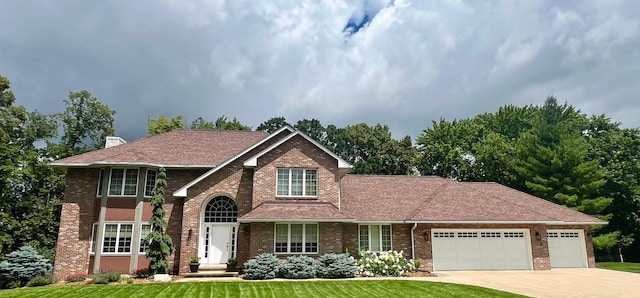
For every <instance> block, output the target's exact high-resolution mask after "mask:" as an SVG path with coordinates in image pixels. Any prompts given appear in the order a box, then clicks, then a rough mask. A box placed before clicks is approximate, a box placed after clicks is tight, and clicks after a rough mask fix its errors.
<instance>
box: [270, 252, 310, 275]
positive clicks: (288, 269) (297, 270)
mask: <svg viewBox="0 0 640 298" xmlns="http://www.w3.org/2000/svg"><path fill="white" fill-rule="evenodd" d="M278 276H279V277H283V278H289V279H307V278H314V277H315V276H316V268H315V266H313V258H310V257H308V256H291V257H288V258H287V260H286V261H285V262H284V263H281V264H280V265H278Z"/></svg>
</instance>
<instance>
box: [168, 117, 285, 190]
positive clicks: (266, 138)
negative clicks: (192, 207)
mask: <svg viewBox="0 0 640 298" xmlns="http://www.w3.org/2000/svg"><path fill="white" fill-rule="evenodd" d="M284 130H289V131H292V132H293V128H291V127H289V126H284V127H282V128H281V129H278V130H277V131H275V132H274V133H272V134H270V135H268V136H267V137H265V138H264V139H262V140H261V141H259V142H257V143H255V144H254V145H253V146H251V147H249V148H247V149H245V150H243V151H242V152H240V153H238V154H236V155H234V156H233V157H231V158H229V159H227V160H226V161H225V162H223V163H221V164H220V165H218V166H215V167H214V168H212V169H211V170H209V171H207V172H206V173H204V174H202V175H200V176H199V177H197V178H196V179H193V180H191V182H189V183H187V184H186V185H184V186H183V187H180V188H179V189H178V190H176V191H174V192H173V196H174V197H183V198H184V197H187V189H189V187H191V186H193V185H195V184H196V183H198V182H200V181H202V180H204V179H205V178H207V177H209V176H210V175H211V174H213V173H215V172H217V171H218V170H219V169H221V168H224V167H225V166H226V165H228V164H230V163H231V162H233V161H234V160H236V159H238V158H240V157H241V156H243V155H245V154H247V152H249V151H251V150H253V149H255V148H257V147H258V146H260V145H262V144H264V143H265V142H266V141H268V140H270V139H272V138H273V137H275V136H276V135H278V134H280V133H281V132H282V131H284Z"/></svg>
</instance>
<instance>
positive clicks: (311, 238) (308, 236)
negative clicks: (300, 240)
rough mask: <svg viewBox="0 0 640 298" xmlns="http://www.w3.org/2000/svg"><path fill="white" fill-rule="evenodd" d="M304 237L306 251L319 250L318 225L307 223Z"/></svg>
mask: <svg viewBox="0 0 640 298" xmlns="http://www.w3.org/2000/svg"><path fill="white" fill-rule="evenodd" d="M304 238H305V239H304V242H305V243H304V252H318V225H316V224H308V225H306V226H305V233H304Z"/></svg>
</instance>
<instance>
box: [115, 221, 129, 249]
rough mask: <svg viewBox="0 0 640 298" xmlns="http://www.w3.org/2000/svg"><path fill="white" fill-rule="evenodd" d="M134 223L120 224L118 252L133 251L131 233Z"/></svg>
mask: <svg viewBox="0 0 640 298" xmlns="http://www.w3.org/2000/svg"><path fill="white" fill-rule="evenodd" d="M132 233H133V225H124V224H123V225H120V236H119V237H118V252H131V234H132Z"/></svg>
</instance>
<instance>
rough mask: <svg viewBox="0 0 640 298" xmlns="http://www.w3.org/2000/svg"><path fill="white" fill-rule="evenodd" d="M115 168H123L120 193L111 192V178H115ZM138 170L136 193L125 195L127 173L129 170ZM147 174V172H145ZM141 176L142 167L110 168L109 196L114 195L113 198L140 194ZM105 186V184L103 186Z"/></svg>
mask: <svg viewBox="0 0 640 298" xmlns="http://www.w3.org/2000/svg"><path fill="white" fill-rule="evenodd" d="M113 170H122V187H121V188H120V193H119V194H111V178H113ZM133 170H135V171H136V192H135V193H134V194H130V195H125V194H124V190H125V188H126V186H127V183H126V182H127V173H128V172H129V171H133ZM145 174H146V172H145ZM139 176H140V169H139V168H111V169H110V170H109V182H108V184H107V197H113V198H135V197H137V196H138V191H139V189H138V182H139V181H138V180H139V179H138V178H139ZM102 187H104V185H103V186H102Z"/></svg>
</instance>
